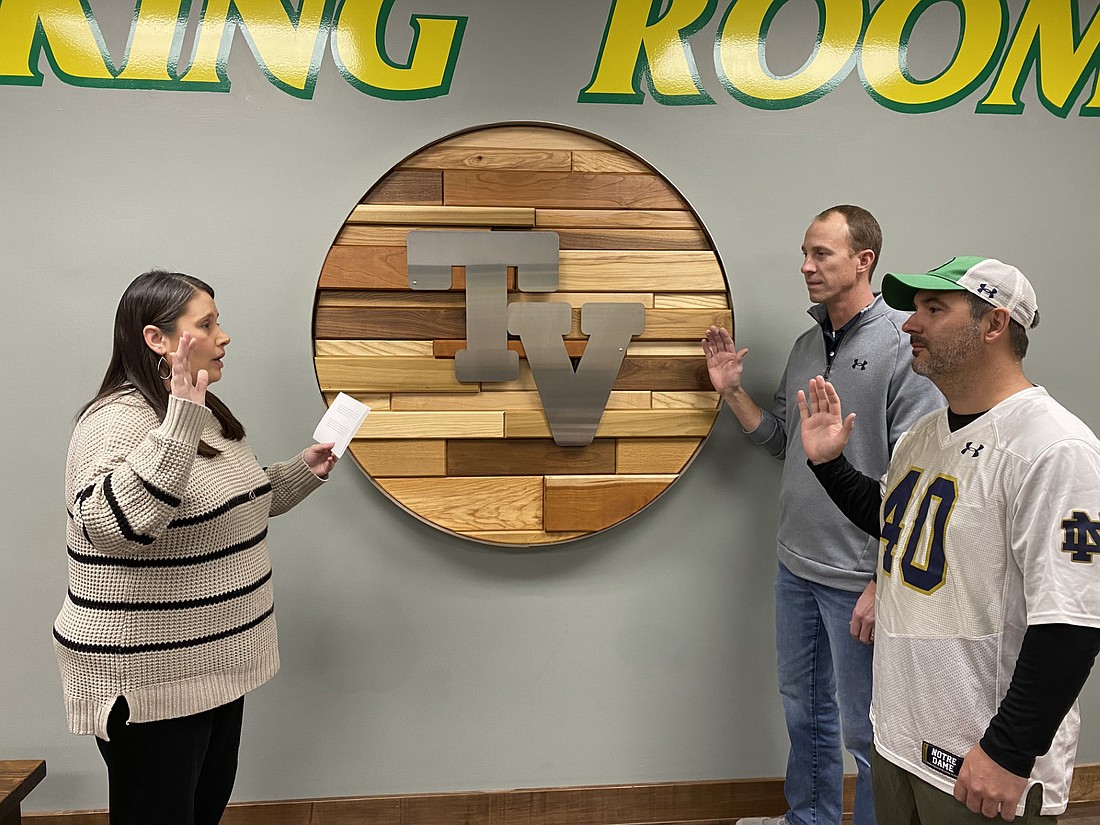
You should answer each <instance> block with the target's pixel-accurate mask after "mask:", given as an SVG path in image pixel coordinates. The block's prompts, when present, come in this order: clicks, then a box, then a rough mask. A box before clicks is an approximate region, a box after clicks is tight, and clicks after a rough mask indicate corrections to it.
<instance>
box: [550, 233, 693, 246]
mask: <svg viewBox="0 0 1100 825" xmlns="http://www.w3.org/2000/svg"><path fill="white" fill-rule="evenodd" d="M554 231H555V232H557V233H558V245H559V247H560V248H561V249H710V243H709V242H708V241H707V237H706V235H704V234H703V231H702V230H701V229H696V230H692V229H555V230H554Z"/></svg>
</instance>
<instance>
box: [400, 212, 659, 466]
mask: <svg viewBox="0 0 1100 825" xmlns="http://www.w3.org/2000/svg"><path fill="white" fill-rule="evenodd" d="M406 248H407V250H408V262H409V276H408V277H409V286H410V287H411V288H412V289H414V290H446V289H450V288H451V285H452V282H451V267H452V266H464V267H465V268H466V349H464V350H459V351H458V352H456V353H455V378H457V379H458V380H459V381H461V382H464V383H477V382H480V381H514V380H516V379H517V378H518V377H519V355H518V354H517V353H515V352H513V351H511V350H509V349H508V334H509V333H511V334H512V335H518V336H519V338H520V341H521V342H522V343H523V349H524V351H525V353H526V354H527V362H528V364H529V365H530V366H531V373H532V375H533V376H534V379H535V386H536V387H537V388H538V392H539V398H541V399H542V406H543V410H544V411H545V413H546V421H547V423H548V424H549V425H550V432H551V434H552V435H553V437H554V441H555V443H557V444H559V445H561V446H565V447H583V446H584V445H586V444H590V443H591V442H592V439H593V438H595V436H596V429H597V427H598V426H599V424H600V419H601V418H602V417H603V411H604V408H605V407H606V406H607V399H608V397H609V396H610V395H611V387H612V385H614V383H615V378H616V376H618V374H619V368H620V367H621V366H622V362H623V358H624V357H625V356H626V349H627V346H628V345H629V343H630V339H631V338H632V337H633V336H635V335H639V334H641V333H642V332H643V331H644V330H645V306H644V305H643V304H640V303H587V304H585V305H584V306H583V307H581V331H582V332H583V333H585V334H586V335H588V336H589V338H588V343H587V344H586V346H585V349H584V355H583V356H582V357H581V358H580V361H579V363H578V364H577V367H576V369H574V368H573V363H572V361H571V359H570V358H569V354H568V353H567V351H566V349H565V336H566V335H568V334H569V330H570V328H571V326H572V309H573V308H572V307H571V306H570V305H569V304H567V303H565V302H563V301H556V302H547V303H527V302H517V303H512V304H509V303H508V267H509V266H515V267H516V287H517V288H518V289H519V290H520V291H521V292H547V293H548V292H555V291H557V288H558V235H557V233H556V232H477V231H445V230H430V229H427V230H426V229H416V230H413V231H411V232H410V233H409V236H408V242H407V247H406Z"/></svg>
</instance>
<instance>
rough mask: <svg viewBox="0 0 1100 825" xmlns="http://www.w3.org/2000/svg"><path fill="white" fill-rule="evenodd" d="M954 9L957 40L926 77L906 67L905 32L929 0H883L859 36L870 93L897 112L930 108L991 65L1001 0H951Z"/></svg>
mask: <svg viewBox="0 0 1100 825" xmlns="http://www.w3.org/2000/svg"><path fill="white" fill-rule="evenodd" d="M950 2H952V3H954V4H955V6H956V7H958V10H959V17H960V31H959V44H958V48H957V49H956V50H955V56H954V57H953V58H952V60H951V63H950V64H949V65H948V66H947V68H945V69H944V70H943V71H942V72H941V73H940V74H939V75H937V76H936V77H933V78H931V79H930V80H916V79H915V78H914V77H913V76H912V75H911V74H910V72H909V68H908V65H907V63H906V52H907V51H908V49H909V37H910V35H911V34H912V33H913V28H914V27H915V26H916V24H917V21H918V20H919V19H920V16H921V14H923V13H924V11H925V9H927V8H928V7H929V6H931V5H932V2H929V0H883V2H882V4H881V5H879V7H878V8H876V9H875V13H874V14H873V15H872V17H871V22H870V23H869V24H868V26H867V32H866V33H865V34H864V36H863V49H862V52H861V56H860V74H861V75H862V76H863V83H864V85H865V86H866V87H867V91H868V92H870V94H871V97H873V98H874V99H875V100H877V101H878V102H879V103H881V104H882V105H883V106H886V107H887V108H890V109H894V110H896V111H899V112H934V111H937V110H939V109H945V108H947V107H948V106H952V105H954V104H955V103H958V102H959V101H960V100H962V99H963V98H964V97H966V96H967V95H968V94H970V93H971V92H972V91H974V89H975V88H977V86H978V85H979V84H980V83H981V82H982V81H983V80H985V79H986V78H987V77H988V76H989V73H990V72H991V71H992V70H993V66H994V64H995V62H996V59H997V56H998V55H999V54H1000V52H1001V49H1002V47H1003V46H1004V42H1005V37H1006V35H1007V32H1008V12H1007V10H1006V9H1005V6H1004V2H1005V0H950Z"/></svg>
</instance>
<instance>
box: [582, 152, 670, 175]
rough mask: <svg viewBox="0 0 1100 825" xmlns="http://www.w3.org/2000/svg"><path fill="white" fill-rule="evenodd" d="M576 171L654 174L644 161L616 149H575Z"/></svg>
mask: <svg viewBox="0 0 1100 825" xmlns="http://www.w3.org/2000/svg"><path fill="white" fill-rule="evenodd" d="M573 171H574V172H618V173H621V174H625V175H638V174H640V175H652V174H655V172H654V170H653V169H652V168H651V167H650V166H647V165H646V164H645V163H644V162H643V161H640V160H638V159H637V158H635V157H633V156H631V155H628V154H626V153H625V152H621V151H618V150H615V149H609V150H606V151H605V150H599V149H575V150H574V151H573Z"/></svg>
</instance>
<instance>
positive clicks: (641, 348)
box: [626, 335, 703, 358]
mask: <svg viewBox="0 0 1100 825" xmlns="http://www.w3.org/2000/svg"><path fill="white" fill-rule="evenodd" d="M699 337H700V339H701V338H702V336H701V335H700V336H699ZM702 352H703V350H702V349H701V346H700V344H699V342H697V341H682V342H679V341H639V340H638V339H637V338H635V339H634V340H633V341H631V342H630V346H629V347H627V350H626V354H627V357H631V356H646V355H650V356H652V355H679V356H683V357H685V358H696V357H698V356H699V355H700V354H702Z"/></svg>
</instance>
